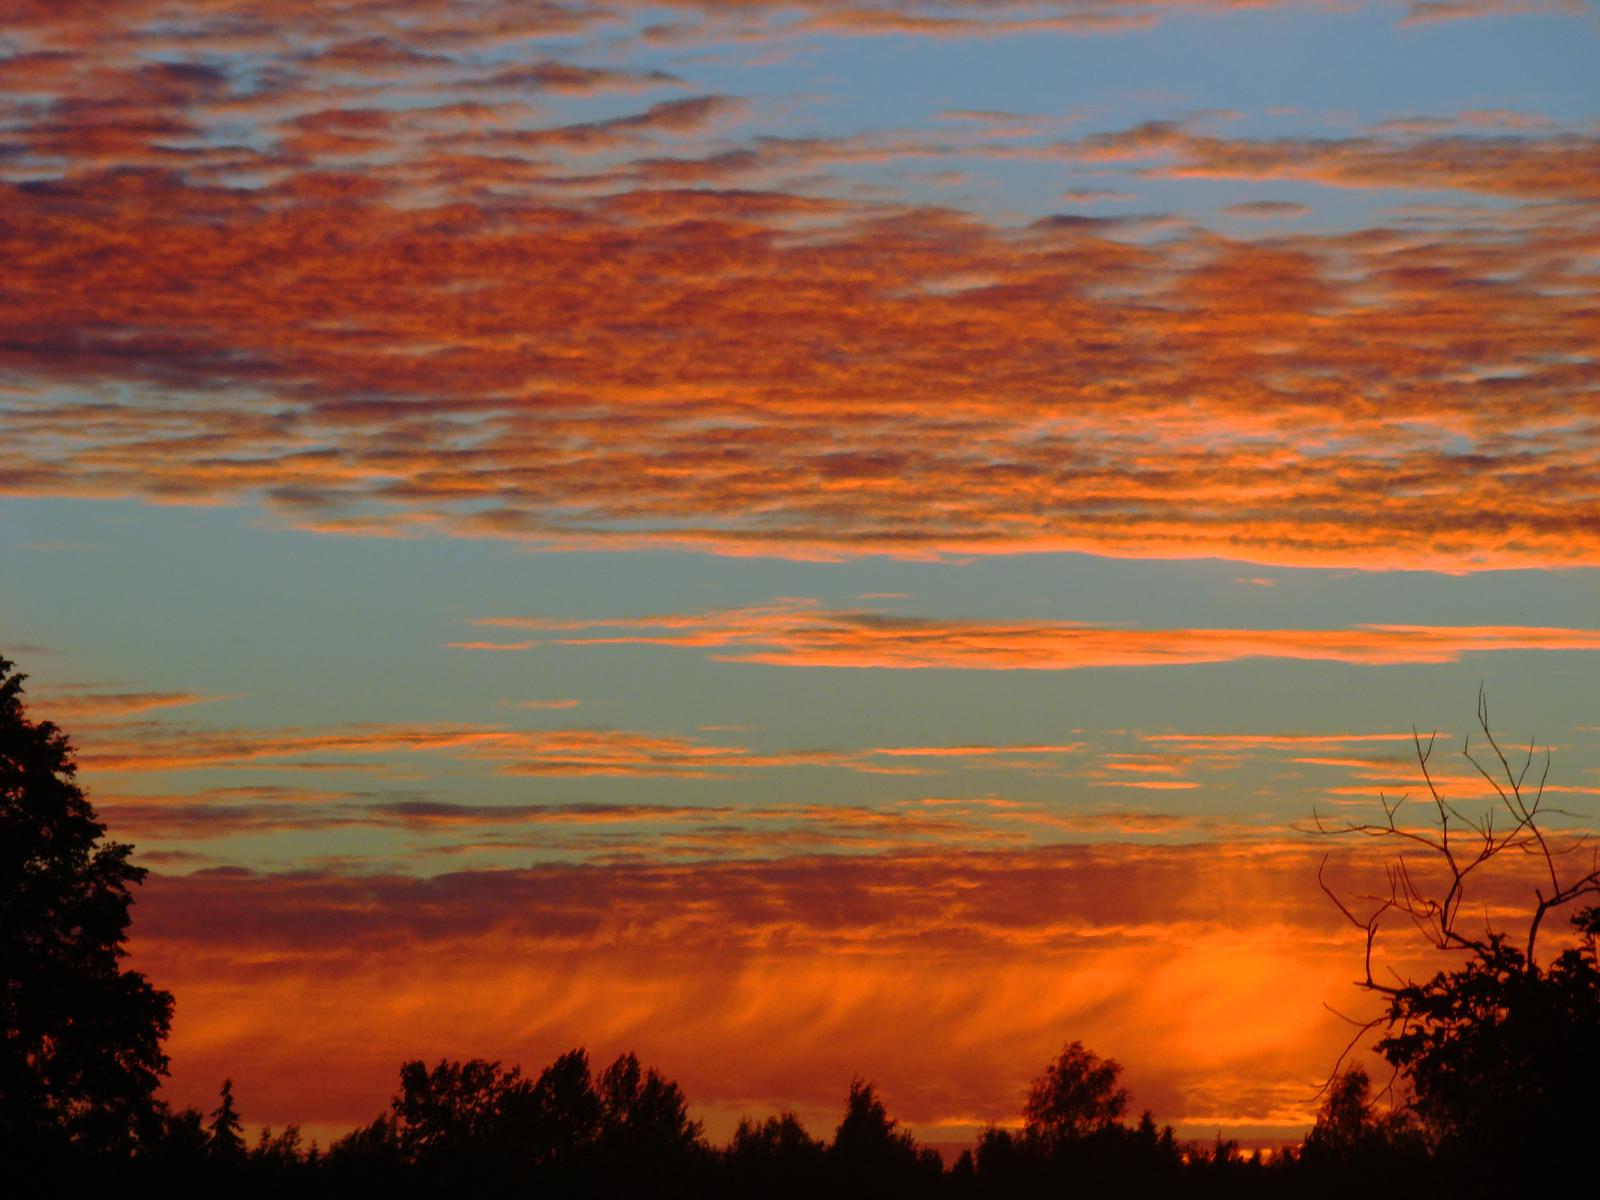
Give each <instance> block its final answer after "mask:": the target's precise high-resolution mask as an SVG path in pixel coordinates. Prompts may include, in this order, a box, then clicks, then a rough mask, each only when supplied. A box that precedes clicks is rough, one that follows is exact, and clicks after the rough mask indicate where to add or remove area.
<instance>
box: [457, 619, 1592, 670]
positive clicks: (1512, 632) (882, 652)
mask: <svg viewBox="0 0 1600 1200" xmlns="http://www.w3.org/2000/svg"><path fill="white" fill-rule="evenodd" d="M473 623H474V624H476V625H480V626H493V627H501V628H517V629H532V630H538V631H540V632H546V633H564V632H566V633H570V632H582V631H587V630H595V629H601V630H617V631H618V632H617V633H615V634H614V635H612V636H599V637H564V638H562V637H558V638H553V639H551V640H553V641H555V642H556V643H557V644H561V645H607V644H614V643H632V644H643V645H656V646H685V647H711V648H724V647H737V648H740V649H741V651H742V652H741V653H738V654H729V655H717V656H715V657H718V658H722V659H726V660H729V661H737V662H755V663H769V664H776V665H780V666H802V667H895V668H902V669H904V668H932V667H939V668H977V669H984V670H1011V669H1017V668H1027V669H1034V670H1066V669H1071V668H1077V667H1108V666H1119V667H1125V666H1157V665H1176V664H1182V663H1208V662H1231V661H1234V660H1236V659H1241V658H1255V657H1267V658H1296V659H1313V660H1320V661H1327V662H1348V663H1369V664H1376V663H1438V662H1454V661H1456V660H1458V659H1459V658H1460V657H1461V656H1462V655H1463V654H1469V653H1485V652H1489V651H1495V650H1600V631H1594V630H1585V629H1550V628H1538V627H1525V626H1431V625H1369V626H1359V627H1357V628H1355V629H1111V628H1106V627H1103V626H1089V625H1079V624H1073V623H1069V622H1063V621H979V620H965V621H963V620H937V619H933V618H925V617H903V616H897V615H892V614H886V613H882V612H877V611H873V610H866V609H858V610H826V609H821V608H816V607H811V606H799V605H773V606H769V607H762V608H744V609H731V610H722V611H717V612H707V613H693V614H680V615H669V616H653V617H631V618H615V619H609V620H584V621H565V620H556V619H550V618H540V617H507V618H483V619H480V620H477V621H474V622H473ZM624 631H627V632H624ZM632 631H638V632H632ZM650 631H654V632H650ZM539 644H540V643H539V642H537V641H534V642H515V643H493V642H450V643H447V645H451V646H460V647H464V648H468V649H527V648H531V647H533V646H536V645H539ZM747 648H748V649H747Z"/></svg>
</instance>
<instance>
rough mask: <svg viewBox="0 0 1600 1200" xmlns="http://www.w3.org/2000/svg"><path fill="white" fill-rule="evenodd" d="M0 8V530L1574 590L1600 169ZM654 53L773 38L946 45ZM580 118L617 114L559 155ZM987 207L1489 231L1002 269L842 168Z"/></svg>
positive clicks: (478, 41)
mask: <svg viewBox="0 0 1600 1200" xmlns="http://www.w3.org/2000/svg"><path fill="white" fill-rule="evenodd" d="M13 9H14V19H13V20H12V24H13V25H14V26H15V28H16V29H17V30H18V31H19V32H18V34H17V37H18V38H19V39H21V40H20V41H19V42H18V45H19V47H20V52H19V53H17V54H16V55H15V56H13V57H12V58H10V59H7V60H6V61H5V62H4V63H3V64H0V89H3V90H4V95H3V97H0V106H3V107H0V121H3V122H4V129H5V132H4V139H5V144H6V150H5V153H4V155H3V156H0V207H3V210H4V212H5V213H6V221H5V223H4V224H3V226H0V254H3V255H4V256H5V260H6V262H7V289H8V297H9V298H10V302H11V308H10V312H11V314H12V315H11V318H10V322H9V325H8V330H7V337H6V338H5V339H4V340H3V342H0V372H3V374H4V377H5V379H6V381H7V382H6V385H5V391H4V392H3V393H0V439H4V443H5V445H6V446H7V448H8V451H9V453H8V455H7V458H6V462H5V464H4V466H0V493H8V494H18V495H76V496H92V497H109V496H136V497H142V498H145V499H147V500H150V501H152V502H160V503H218V502H235V501H240V500H247V501H257V502H261V503H264V504H266V505H268V506H269V507H270V508H271V510H272V511H273V512H274V514H275V515H276V517H277V519H279V520H280V521H283V522H285V523H291V524H294V525H297V526H299V527H302V528H305V529H311V530H318V531H324V532H330V533H335V532H336V533H342V534H349V535H374V536H377V535H387V536H409V535H412V534H417V533H437V532H447V533H452V534H457V535H462V536H472V537H504V538H513V539H518V540H521V541H524V542H526V543H527V544H530V545H535V546H544V547H556V548H560V547H594V546H607V547H616V548H626V547H631V546H643V545H649V546H659V545H678V546H687V547H693V548H697V549H703V550H712V551H717V552H721V553H733V554H737V553H752V554H783V555H788V556H791V557H795V558H840V557H845V556H850V555H858V554H867V553H890V554H897V555H902V556H914V557H917V556H920V557H937V556H940V555H947V554H962V555H965V554H973V553H1011V552H1017V551H1028V550H1080V551H1088V552H1093V553H1100V554H1111V555H1120V556H1144V557H1162V556H1194V555H1218V556H1224V557H1228V558H1233V559H1239V560H1246V561H1252V562H1264V563H1286V564H1311V563H1314V564H1317V565H1332V564H1344V565H1352V566H1359V567H1363V568H1381V567H1407V568H1435V569H1445V570H1471V569H1478V568H1485V567H1511V566H1521V567H1540V566H1552V565H1578V564H1591V565H1592V564H1595V563H1600V533H1597V532H1596V530H1597V529H1600V524H1597V522H1596V521H1595V520H1594V519H1593V518H1594V514H1593V511H1592V510H1593V505H1594V496H1595V494H1596V486H1597V483H1596V479H1597V466H1596V462H1597V453H1596V452H1597V447H1600V426H1597V425H1596V422H1595V420H1594V419H1593V404H1592V399H1593V394H1594V389H1595V380H1594V354H1593V348H1594V346H1595V344H1596V341H1597V338H1600V331H1597V329H1596V327H1595V322H1596V317H1595V313H1596V312H1597V311H1600V307H1597V305H1596V295H1595V293H1596V288H1597V286H1600V285H1597V281H1596V276H1595V275H1594V273H1593V272H1592V271H1591V270H1590V269H1589V268H1588V267H1587V266H1586V264H1587V263H1589V262H1591V261H1592V259H1593V256H1594V255H1595V253H1596V252H1597V249H1600V217H1597V208H1596V200H1597V199H1600V191H1597V190H1596V185H1595V183H1594V181H1595V180H1596V179H1597V178H1600V157H1597V154H1600V152H1597V150H1596V146H1597V144H1600V143H1597V139H1596V138H1595V137H1594V134H1593V131H1592V130H1587V129H1578V128H1567V127H1557V126H1553V125H1552V126H1549V127H1545V126H1543V125H1541V123H1540V120H1539V118H1538V114H1524V113H1509V114H1508V113H1500V112H1495V111H1493V110H1489V111H1485V112H1479V113H1464V114H1459V115H1454V116H1452V117H1450V118H1449V123H1448V124H1447V125H1446V126H1436V125H1428V126H1423V125H1418V124H1415V123H1414V122H1413V123H1412V124H1411V125H1409V126H1403V125H1402V124H1396V123H1390V124H1389V125H1386V126H1383V127H1379V128H1377V129H1373V130H1368V131H1364V132H1360V133H1358V134H1357V135H1355V136H1351V137H1329V138H1309V137H1298V138H1284V139H1261V138H1245V137H1221V136H1211V135H1209V134H1207V133H1205V132H1203V131H1202V129H1201V128H1200V125H1199V124H1197V123H1196V122H1192V121H1191V122H1185V121H1165V122H1152V123H1147V124H1143V125H1139V126H1136V127H1134V128H1132V129H1121V130H1110V131H1101V132H1098V133H1092V134H1088V135H1085V136H1081V137H1076V138H1068V139H1065V140H1052V139H1055V138H1056V137H1057V133H1056V131H1055V129H1054V128H1053V127H1052V126H1051V125H1050V123H1049V122H1042V123H1041V122H1038V121H1032V120H1020V121H1019V120H1012V119H1011V118H1009V117H1007V118H1006V120H1007V121H1008V122H1009V124H1007V125H1005V126H1000V125H997V124H996V123H995V114H987V115H982V114H980V115H981V116H983V117H984V119H982V120H979V121H977V122H971V121H951V122H944V123H942V124H941V125H940V127H939V129H938V130H937V131H934V132H931V133H930V132H928V131H892V130H890V131H879V132H875V133H866V134H862V135H860V136H856V137H849V138H831V139H830V138H823V137H812V138H784V137H777V136H773V135H772V134H771V133H770V132H768V131H764V130H756V129H751V128H748V126H751V125H753V124H754V123H755V122H756V120H757V119H758V118H760V117H761V116H762V114H761V113H760V112H758V111H755V110H751V109H749V108H748V107H747V106H746V104H745V102H744V101H742V100H741V99H740V98H738V97H733V96H722V95H690V96H677V97H675V98H673V99H669V100H664V101H661V102H658V103H649V102H648V100H649V99H650V97H648V96H643V97H639V98H637V99H631V98H629V96H628V95H627V93H629V92H632V91H634V90H636V87H637V88H646V87H653V86H654V85H655V84H656V83H661V84H662V85H663V86H676V85H674V84H672V81H670V80H658V79H656V77H655V76H653V75H652V74H651V73H650V72H649V71H648V70H645V71H643V72H642V73H640V72H637V71H635V70H634V68H633V67H630V66H629V65H628V64H626V63H624V62H615V61H608V62H606V63H603V64H599V65H597V64H595V63H590V62H586V61H583V59H582V55H581V54H579V53H577V52H575V51H574V52H572V54H571V56H570V61H569V55H568V53H567V52H566V51H563V52H562V53H561V54H559V55H557V54H556V52H555V51H554V50H552V49H550V48H549V46H548V45H545V46H543V47H538V46H535V47H533V48H531V49H530V43H529V42H527V40H526V39H527V38H529V37H536V36H537V35H541V34H560V35H562V36H565V35H567V34H570V33H573V32H575V31H585V30H593V29H598V28H599V27H600V26H599V25H598V24H596V23H597V22H602V21H609V20H611V19H612V16H614V12H613V10H610V9H607V10H604V11H602V10H601V9H599V8H593V9H590V8H585V7H581V6H580V7H567V6H556V5H538V4H535V5H517V6H514V7H506V6H505V5H502V4H499V3H496V2H491V3H486V4H483V5H474V6H471V7H469V8H462V7H461V6H459V5H449V4H443V3H438V2H436V0H413V3H410V4H408V5H406V6H404V16H405V19H404V20H401V19H400V18H399V17H392V18H391V17H386V18H385V19H384V20H382V21H381V22H380V21H378V20H377V18H375V17H374V11H375V10H373V9H371V8H370V6H367V5H363V4H355V3H334V4H325V5H312V4H309V3H301V2H298V0H297V2H296V3H293V4H290V5H288V6H277V7H274V8H273V9H272V11H271V14H270V20H268V19H266V18H265V17H263V15H262V14H263V13H265V12H266V10H264V9H262V8H260V7H258V6H257V5H255V4H253V3H249V2H246V0H227V2H226V3H222V4H208V5H198V4H194V5H190V4H185V3H182V2H181V0H180V2H178V3H175V4H163V5H153V4H145V3H138V2H135V0H127V2H126V3H119V4H113V5H110V6H100V7H96V8H95V9H94V16H93V17H90V16H89V15H88V10H86V9H84V8H82V7H81V6H70V5H69V6H32V5H30V6H26V7H23V8H17V7H16V6H13ZM386 11H388V10H386ZM1126 11H1128V12H1131V11H1133V10H1126ZM1159 11H1162V10H1160V9H1159V8H1157V7H1152V8H1145V7H1141V8H1139V9H1138V10H1137V13H1138V14H1146V15H1147V14H1153V13H1159ZM155 12H160V13H161V14H162V19H161V21H160V22H157V23H154V24H152V23H151V14H152V13H155ZM682 12H683V15H684V18H685V20H686V21H687V22H688V23H689V25H690V26H692V27H693V28H694V29H697V30H700V31H701V32H703V31H704V29H706V28H709V26H706V25H704V22H706V21H710V22H713V24H715V23H716V22H731V23H732V24H730V25H718V26H717V27H718V28H719V29H723V30H724V31H725V32H726V31H729V30H733V31H734V32H737V33H738V38H741V39H742V38H744V37H746V36H747V35H748V36H749V37H753V38H756V39H758V40H759V39H760V38H763V37H767V36H768V35H770V34H771V32H772V29H773V28H775V27H774V26H772V25H771V24H770V22H772V21H777V20H779V19H780V17H781V19H782V21H784V22H793V21H799V22H800V23H801V24H802V25H803V24H804V22H805V21H813V22H816V21H822V22H829V23H832V25H831V27H834V28H839V29H843V28H845V27H847V26H851V25H852V23H853V24H854V25H857V26H860V27H863V28H864V27H867V26H872V27H874V28H888V27H890V26H893V27H894V28H898V29H909V28H911V27H912V26H916V25H919V24H921V25H926V23H927V21H928V20H930V18H929V14H927V13H926V12H925V11H923V10H919V9H916V8H915V7H913V6H897V5H847V4H840V5H818V6H813V7H811V8H809V9H807V10H805V11H804V12H803V13H801V14H800V15H798V16H796V15H795V14H794V12H793V11H792V9H791V8H790V7H789V6H778V7H773V6H766V5H759V4H758V5H748V4H743V5H735V4H729V5H721V4H710V5H701V6H691V7H686V8H684V9H682ZM1124 13H1125V10H1123V9H1120V8H1117V7H1116V6H1103V5H1094V4H1089V5H1065V6H1054V7H1051V6H1038V7H1023V8H1010V7H1006V6H990V5H970V6H969V5H961V4H957V5H952V6H950V10H949V12H948V13H945V12H944V11H943V10H941V13H940V14H937V15H936V17H935V18H932V19H933V20H935V23H939V22H943V21H945V20H946V18H947V17H948V19H949V20H951V21H955V22H956V23H957V24H958V25H960V24H961V23H963V22H965V23H968V24H970V23H978V24H980V25H981V24H982V23H984V22H991V23H994V22H1004V21H1010V20H1018V21H1035V20H1044V21H1067V22H1069V23H1070V22H1075V21H1076V22H1080V23H1081V22H1082V21H1090V22H1094V21H1100V20H1112V19H1121V16H1119V14H1124ZM608 14H609V15H608ZM9 17H13V12H12V11H11V10H8V18H9ZM785 27H786V28H787V26H785ZM994 27H995V28H999V27H1000V26H999V25H998V24H997V25H995V26H994ZM797 28H798V26H797ZM954 28H955V26H951V29H954ZM269 29H270V30H279V31H282V30H293V31H297V32H298V33H299V34H302V35H303V36H299V37H295V38H290V37H288V36H287V35H284V36H283V37H279V36H269V35H268V34H267V33H266V32H264V31H265V30H269ZM941 29H943V26H942V25H941ZM741 30H742V31H744V32H739V31H741ZM928 31H929V32H935V31H934V30H932V28H931V26H929V27H928ZM685 36H690V37H698V36H700V33H690V34H687V35H685ZM719 36H720V35H719ZM730 36H732V34H731V33H730ZM786 36H787V35H786ZM620 44H621V43H619V45H620ZM306 46H316V47H319V48H320V49H319V50H318V51H317V52H316V53H312V52H310V51H307V50H305V49H304V47H306ZM584 88H603V89H605V90H607V91H610V92H617V93H619V95H618V96H617V97H616V108H614V109H608V115H604V116H601V117H598V118H597V117H594V116H593V115H592V109H589V108H585V110H584V111H583V112H582V113H581V114H580V113H577V112H574V111H568V110H569V109H570V108H571V107H572V105H573V104H574V103H575V101H574V100H573V99H572V97H573V96H577V95H587V93H579V92H574V91H572V89H584ZM497 89H498V90H497ZM563 89H567V90H563ZM524 93H526V94H524ZM617 109H620V111H617ZM580 116H581V117H582V119H579V118H580ZM1430 119H1432V118H1430ZM968 126H971V128H968ZM955 159H960V160H962V161H961V162H960V163H959V164H955V163H953V162H952V160H955ZM985 161H993V162H1002V161H1028V162H1038V161H1051V162H1070V163H1073V164H1076V165H1078V166H1081V167H1084V168H1093V169H1094V170H1097V171H1100V170H1104V171H1106V172H1108V173H1121V174H1122V175H1124V176H1132V177H1135V178H1137V177H1139V176H1141V175H1145V174H1149V175H1157V176H1164V177H1174V178H1185V177H1204V178H1229V179H1239V180H1251V181H1267V180H1278V179H1294V180H1303V181H1308V182H1312V183H1318V184H1324V185H1336V186H1340V187H1350V188H1360V189H1374V190H1379V191H1387V190H1390V189H1394V188H1406V189H1413V190H1417V191H1421V192H1434V191H1440V190H1456V191H1464V192H1467V193H1470V194H1471V195H1473V196H1476V197H1486V198H1491V199H1493V200H1494V201H1495V206H1492V207H1490V206H1486V207H1480V208H1478V209H1473V210H1467V209H1460V210H1456V211H1450V212H1446V211H1445V210H1443V209H1436V210H1435V211H1433V212H1432V213H1431V214H1429V215H1424V214H1421V213H1412V214H1408V215H1404V216H1403V217H1401V218H1399V219H1397V220H1395V221H1393V222H1390V223H1388V224H1385V225H1384V226H1383V227H1381V228H1372V229H1364V230H1355V231H1350V232H1323V233H1302V234H1294V233H1291V232H1288V231H1285V230H1279V231H1277V233H1276V236H1273V237H1270V238H1266V239H1264V240H1260V241H1256V240H1238V239H1233V238H1229V237H1225V236H1222V235H1220V234H1218V233H1216V232H1215V231H1212V230H1208V229H1206V228H1205V227H1204V226H1203V224H1202V223H1199V222H1196V221H1193V220H1189V219H1186V218H1184V217H1182V216H1181V215H1175V214H1152V215H1147V216H1144V217H1139V218H1115V219H1108V220H1096V219H1092V218H1084V217H1065V218H1056V219H1048V220H1042V221H1040V222H1038V223H1036V224H1035V225H1033V226H1031V227H1027V228H1023V229H1018V228H1015V227H1013V226H1012V225H1009V224H1001V223H994V222H990V221H987V220H985V219H983V218H980V217H979V216H976V215H973V214H969V213H963V212H961V211H958V210H954V209H941V208H937V207H933V206H909V205H907V204H906V203H904V202H903V201H901V200H900V199H899V198H897V197H896V196H892V195H891V196H889V197H888V198H886V199H881V200H874V199H864V198H863V197H862V195H861V193H859V192H858V191H856V190H853V186H854V183H858V182H860V181H859V180H854V181H852V180H851V179H849V178H846V174H847V172H845V171H844V170H843V169H844V168H847V167H848V168H852V169H853V168H856V167H861V166H873V167H875V168H877V169H882V170H885V171H888V172H889V173H890V176H891V178H892V177H893V172H894V171H898V170H901V169H902V168H904V167H906V166H907V165H919V166H928V165H930V164H931V165H932V166H934V167H939V168H943V167H947V166H952V165H959V166H960V167H961V168H962V170H964V171H967V172H968V173H971V171H972V170H973V169H974V167H975V164H981V163H983V162H985ZM1078 198H1079V199H1084V200H1087V199H1092V198H1094V197H1090V196H1088V195H1087V194H1084V195H1081V196H1079V197H1078ZM1507 199H1511V200H1515V201H1518V202H1519V203H1518V204H1517V205H1511V206H1508V205H1507V204H1505V203H1504V201H1505V200H1507ZM1278 203H1282V202H1278ZM1254 215H1257V216H1260V215H1263V213H1262V212H1261V211H1256V212H1255V214H1254ZM1279 215H1287V213H1280V214H1279ZM156 247H159V252H157V250H156V249H155V248H156Z"/></svg>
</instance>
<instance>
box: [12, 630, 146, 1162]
mask: <svg viewBox="0 0 1600 1200" xmlns="http://www.w3.org/2000/svg"><path fill="white" fill-rule="evenodd" d="M13 666H14V664H12V663H11V662H10V661H8V660H7V659H5V658H3V657H0V989H3V990H0V1023H3V1030H0V1144H10V1145H13V1146H28V1147H33V1148H37V1147H38V1146H39V1145H40V1143H41V1142H48V1141H50V1140H51V1139H52V1138H57V1139H60V1138H65V1139H68V1140H70V1142H71V1143H73V1144H76V1145H78V1146H80V1147H84V1148H88V1149H95V1150H113V1149H126V1148H128V1147H129V1146H131V1145H132V1144H133V1143H134V1142H135V1140H136V1139H137V1138H138V1137H139V1136H140V1134H141V1131H143V1132H145V1133H149V1132H150V1131H151V1130H152V1129H153V1128H154V1127H155V1126H156V1125H158V1124H159V1120H158V1117H159V1110H158V1108H157V1105H156V1103H155V1099H154V1096H155V1090H156V1087H157V1085H158V1084H159V1082H160V1077H161V1076H163V1075H165V1074H166V1072H167V1057H166V1055H165V1054H163V1053H162V1051H161V1043H162V1040H163V1039H164V1038H165V1037H166V1035H167V1032H168V1029H169V1028H170V1026H171V1022H172V996H171V995H170V994H168V993H167V992H162V991H157V990H156V989H155V988H153V987H151V986H150V983H149V981H148V980H147V979H146V978H145V977H144V976H143V975H142V974H140V973H139V972H137V971H129V970H124V969H123V968H122V965H121V959H122V958H123V956H124V955H125V953H126V952H125V950H124V949H123V946H124V943H125V941H126V940H127V928H128V908H129V906H130V905H131V904H132V903H133V896H132V894H131V892H130V891H129V889H130V888H131V887H132V886H133V885H135V884H137V883H139V882H140V881H142V880H143V879H144V877H145V874H146V872H145V871H144V869H143V868H141V867H135V866H133V865H132V864H130V863H129V861H128V856H129V854H130V853H131V852H132V847H130V846H125V845H122V844H120V843H116V842H107V843H102V842H101V841H100V839H101V837H102V836H103V835H104V834H105V826H104V825H102V824H100V823H99V822H98V821H97V820H96V819H95V812H94V809H93V808H92V807H91V806H90V804H89V802H88V800H86V799H85V798H84V795H83V792H82V791H81V790H80V789H79V788H78V786H77V785H76V784H75V783H74V781H73V777H74V775H75V773H76V770H77V768H76V765H75V764H74V762H73V758H72V746H71V744H70V743H69V741H68V739H67V735H66V734H65V733H64V732H62V731H61V730H60V729H58V728H57V727H56V726H55V725H54V724H52V723H51V722H49V721H39V722H37V723H36V722H33V721H30V720H28V718H27V716H26V713H25V711H24V708H23V704H22V681H23V680H24V679H25V678H26V676H23V675H18V674H14V673H13V670H12V668H13Z"/></svg>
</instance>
